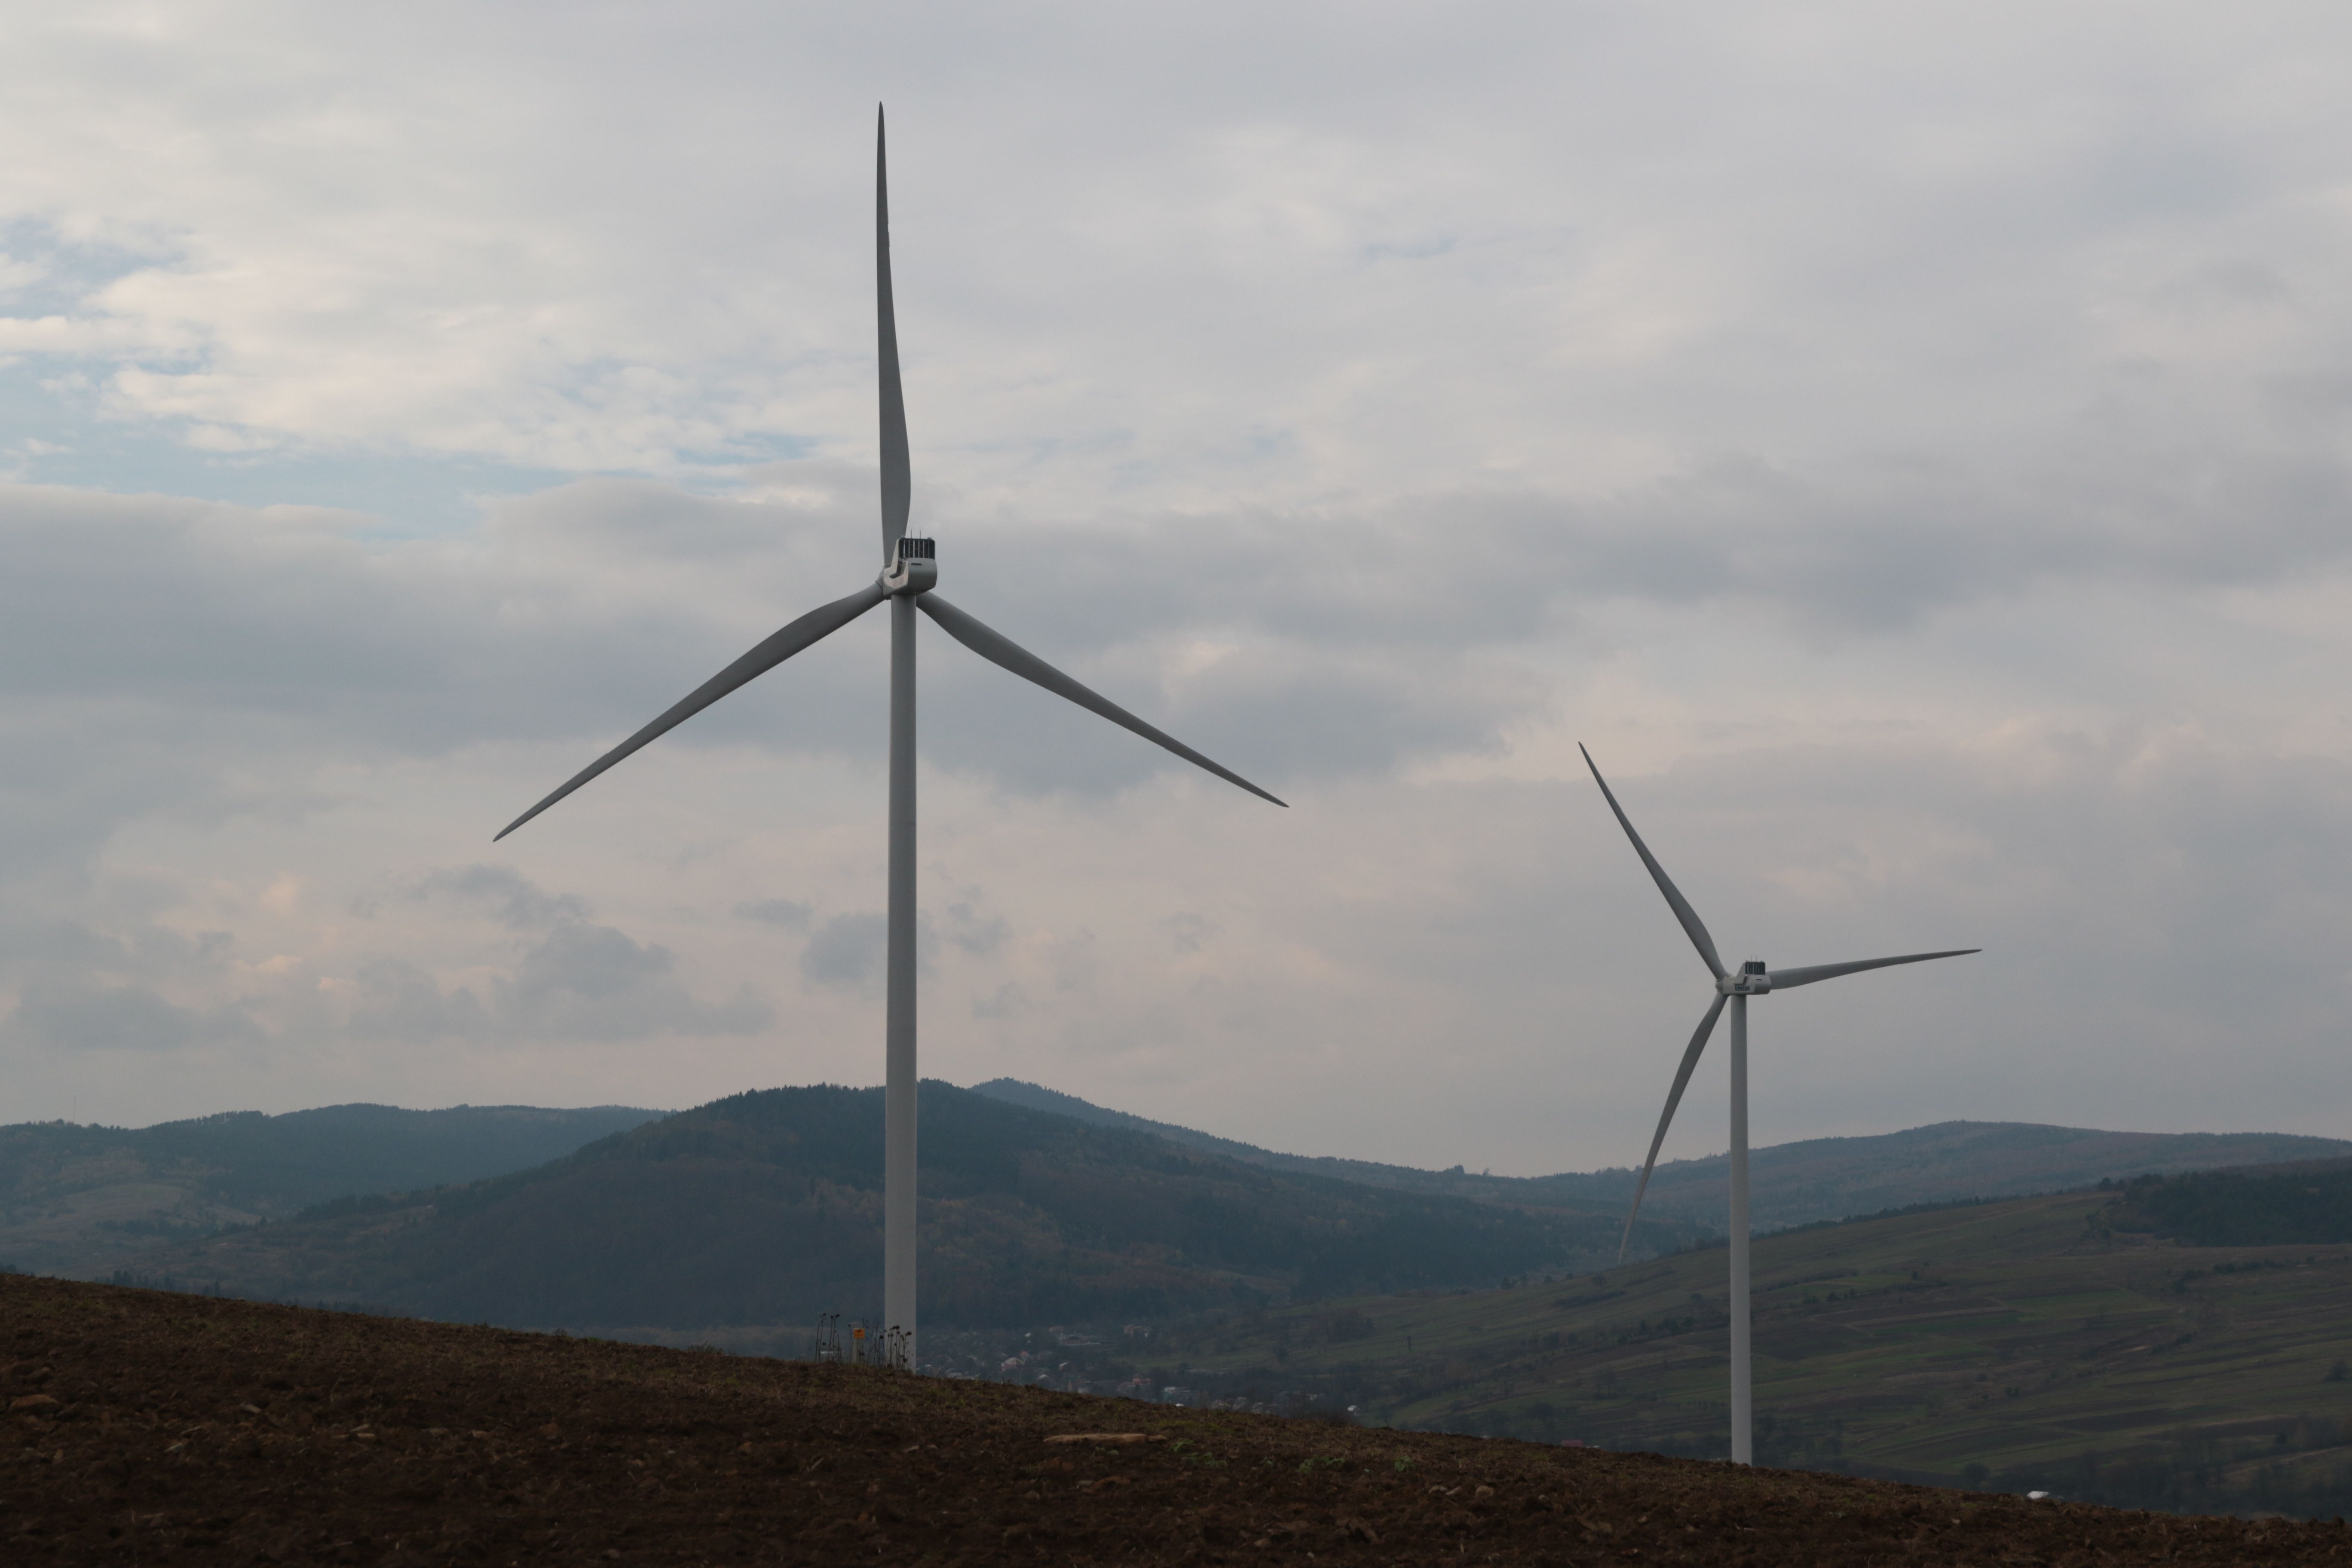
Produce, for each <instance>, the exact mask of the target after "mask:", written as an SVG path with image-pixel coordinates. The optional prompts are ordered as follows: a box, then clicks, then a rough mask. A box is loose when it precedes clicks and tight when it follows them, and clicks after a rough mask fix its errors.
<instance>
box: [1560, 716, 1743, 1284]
mask: <svg viewBox="0 0 2352 1568" xmlns="http://www.w3.org/2000/svg"><path fill="white" fill-rule="evenodd" d="M1586 761H1588V762H1590V761H1591V758H1587V759H1586ZM1730 1000H1731V998H1730V997H1729V996H1728V995H1726V994H1723V993H1721V992H1717V994H1716V998H1715V1005H1714V1006H1712V1007H1709V1008H1708V1009H1707V1010H1706V1017H1704V1018H1701V1019H1700V1020H1699V1021H1698V1029H1697V1032H1696V1033H1695V1034H1693V1035H1692V1036H1691V1043H1690V1048H1689V1049H1687V1050H1685V1051H1684V1052H1683V1065H1682V1066H1681V1067H1679V1068H1675V1087H1674V1088H1673V1089H1671V1090H1670V1091H1668V1093H1667V1095H1666V1110H1665V1114H1664V1115H1663V1116H1661V1117H1659V1118H1658V1131H1657V1135H1656V1136H1655V1137H1654V1138H1652V1139H1651V1140H1650V1157H1649V1158H1648V1159H1646V1160H1644V1161H1643V1162H1642V1179H1641V1181H1640V1182H1639V1183H1638V1184H1635V1186H1634V1188H1633V1211H1632V1212H1631V1213H1629V1214H1628V1215H1626V1216H1625V1237H1624V1239H1623V1240H1622V1241H1620V1242H1619V1243H1618V1244H1617V1261H1618V1262H1620V1263H1622V1262H1624V1261H1625V1249H1626V1248H1627V1247H1631V1246H1632V1245H1633V1222H1634V1221H1635V1220H1637V1219H1639V1218H1641V1217H1642V1194H1643V1193H1645V1192H1648V1191H1649V1190H1650V1172H1651V1171H1652V1170H1654V1168H1655V1167H1656V1165H1657V1163H1658V1149H1659V1147H1660V1146H1661V1145H1662V1144H1664V1142H1665V1141H1666V1129H1667V1128H1668V1127H1669V1126H1671V1125H1672V1124H1673V1122H1674V1120H1675V1106H1677V1105H1680V1104H1681V1103H1682V1102H1683V1090H1684V1089H1688V1088H1689V1087H1690V1079H1691V1073H1692V1072H1693V1071H1694V1070H1695V1069H1696V1068H1697V1067H1698V1058H1699V1053H1701V1052H1702V1051H1704V1050H1706V1041H1707V1037H1708V1036H1710V1035H1712V1034H1714V1033H1715V1021H1716V1020H1717V1018H1720V1017H1722V1016H1723V1005H1724V1004H1725V1003H1726V1002H1728V1001H1730Z"/></svg>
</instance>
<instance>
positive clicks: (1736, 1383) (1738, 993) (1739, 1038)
mask: <svg viewBox="0 0 2352 1568" xmlns="http://www.w3.org/2000/svg"><path fill="white" fill-rule="evenodd" d="M1577 750H1578V751H1580V752H1584V748H1583V747H1582V746H1579V747H1577ZM1584 765H1585V766H1586V767H1588V768H1591V769H1592V782H1593V783H1595V784H1599V785H1600V786H1601V798H1602V799H1604V800H1606V801H1607V802H1608V803H1609V809H1610V810H1611V811H1612V812H1614V813H1616V814H1617V822H1618V826H1622V828H1624V829H1625V837H1628V838H1630V839H1632V840H1633V853H1634V854H1636V855H1639V856H1640V857H1641V858H1642V864H1643V865H1644V866H1646V867H1648V868H1650V877H1651V879H1653V880H1654V881H1655V882H1656V883H1657V884H1658V891H1660V892H1662V893H1664V895H1665V896H1666V903H1667V904H1668V906H1669V907H1671V908H1672V909H1673V910H1674V911H1675V919H1676V920H1678V921H1682V925H1683V930H1684V931H1685V932H1686V933H1688V935H1689V937H1690V939H1691V945H1692V946H1693V947H1696V948H1697V949H1698V955H1699V957H1700V958H1701V959H1703V960H1705V961H1706V967H1707V970H1708V972H1709V973H1712V974H1713V975H1714V976H1715V1002H1714V1004H1713V1005H1710V1006H1709V1007H1708V1008H1707V1010H1706V1017H1704V1018H1701V1019H1700V1020H1699V1021H1698V1028H1697V1030H1696V1032H1695V1033H1694V1034H1692V1036H1691V1039H1690V1046H1689V1047H1688V1048H1687V1049H1685V1051H1684V1052H1683V1062H1682V1066H1680V1067H1679V1068H1675V1087H1674V1088H1673V1089H1669V1090H1668V1091H1667V1093H1666V1109H1665V1111H1664V1114H1663V1115H1661V1116H1660V1117H1659V1118H1658V1131H1657V1132H1656V1133H1655V1135H1654V1136H1653V1137H1652V1138H1651V1139H1650V1153H1649V1157H1648V1158H1647V1159H1645V1160H1643V1162H1642V1179H1641V1181H1640V1183H1639V1184H1636V1185H1635V1187H1634V1188H1633V1208H1632V1209H1631V1210H1630V1211H1629V1212H1628V1213H1627V1214H1626V1215H1625V1235H1624V1238H1623V1239H1622V1240H1621V1241H1620V1242H1619V1243H1618V1244H1617V1259H1618V1261H1619V1262H1621V1263H1622V1262H1623V1261H1624V1259H1625V1248H1626V1247H1628V1246H1629V1245H1630V1244H1631V1243H1632V1242H1633V1221H1634V1220H1635V1219H1636V1218H1638V1217H1639V1216H1640V1215H1641V1213H1642V1194H1643V1193H1644V1192H1645V1191H1647V1190H1648V1188H1649V1185H1650V1172H1651V1170H1652V1169H1653V1168H1654V1166H1655V1165H1656V1164H1657V1163H1658V1146H1659V1145H1660V1144H1662V1143H1664V1142H1665V1141H1666V1128H1667V1127H1668V1126H1669V1125H1670V1124H1671V1123H1672V1122H1673V1121H1674V1119H1675V1106H1677V1105H1680V1104H1681V1103H1682V1099H1683V1090H1684V1089H1685V1088H1687V1087H1688V1086H1689V1084H1690V1079H1691V1071H1692V1069H1693V1068H1696V1067H1697V1066H1698V1058H1699V1054H1700V1053H1701V1052H1702V1051H1704V1050H1706V1042H1707V1038H1708V1037H1710V1036H1711V1035H1713V1034H1714V1033H1715V1021H1716V1020H1717V1018H1719V1017H1721V1016H1723V1008H1724V1005H1725V1004H1726V1003H1729V1004H1730V1005H1731V1226H1730V1230H1731V1300H1730V1310H1731V1461H1732V1463H1734V1464H1736V1465H1746V1464H1752V1463H1754V1462H1755V1458H1756V1450H1755V1443H1754V1430H1753V1429H1754V1420H1753V1406H1752V1404H1751V1401H1750V1397H1749V1388H1750V1380H1749V1366H1748V998H1749V997H1750V996H1761V995H1763V994H1765V993H1766V992H1768V991H1787V990H1789V989H1790V988H1792V987H1794V986H1799V985H1811V984H1812V983H1813V982H1814V981H1816V980H1834V979H1836V978H1837V977H1838V976H1839V975H1841V974H1856V973H1861V972H1862V971H1863V970H1865V969H1884V968H1885V967H1886V966H1887V965H1888V964H1890V963H1925V962H1926V961H1927V960H1928V959H1931V958H1958V957H1960V956H1961V955H1963V954H1965V953H1970V952H1983V951H1984V950H1983V949H1982V948H1975V947H1956V948H1952V949H1950V950H1949V951H1948V952H1906V953H1903V954H1901V955H1899V956H1897V957H1895V958H1861V959H1855V960H1853V962H1852V963H1816V964H1811V965H1809V966H1807V967H1805V968H1803V969H1776V970H1768V969H1766V968H1765V967H1764V964H1763V961H1762V960H1760V959H1749V960H1748V962H1747V963H1742V964H1741V965H1740V966H1739V973H1737V974H1733V973H1729V972H1728V971H1727V970H1726V969H1725V968H1724V967H1723V960H1722V959H1720V958H1718V957H1717V956H1716V952H1715V939H1714V938H1713V937H1711V936H1709V935H1707V933H1706V925H1705V923H1704V922H1702V921H1700V920H1699V918H1698V911H1697V910H1694V909H1692V908H1691V907H1690V900H1687V899H1685V898H1684V897H1683V895H1682V890H1681V889H1678V888H1676V887H1675V884H1674V879H1672V878H1670V877H1668V876H1667V875H1666V868H1664V867H1663V866H1661V865H1659V864H1658V858H1657V857H1656V856H1654V855H1653V854H1651V853H1650V847H1649V846H1648V845H1646V844H1644V843H1643V842H1642V836H1641V835H1640V834H1638V833H1636V832H1634V831H1633V823H1632V822H1631V821H1630V820H1628V819H1627V817H1626V816H1625V808H1624V807H1623V806H1621V805H1618V804H1617V797H1616V795H1613V794H1612V793H1610V789H1609V781H1608V780H1607V779H1604V778H1602V777H1601V769H1600V768H1599V767H1598V766H1597V765H1595V763H1593V761H1592V753H1591V752H1584Z"/></svg>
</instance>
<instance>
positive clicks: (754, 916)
mask: <svg viewBox="0 0 2352 1568" xmlns="http://www.w3.org/2000/svg"><path fill="white" fill-rule="evenodd" d="M813 912H814V911H813V910H811V909H810V908H809V906H808V905H806V904H803V903H799V902H796V901H794V900H791V899H751V900H745V901H744V902H742V903H740V904H737V905H736V906H735V916H736V918H737V919H738V920H746V921H759V922H760V923H761V925H772V926H777V927H780V928H782V930H785V931H806V930H807V929H808V923H809V916H810V915H811V914H812V913H813Z"/></svg>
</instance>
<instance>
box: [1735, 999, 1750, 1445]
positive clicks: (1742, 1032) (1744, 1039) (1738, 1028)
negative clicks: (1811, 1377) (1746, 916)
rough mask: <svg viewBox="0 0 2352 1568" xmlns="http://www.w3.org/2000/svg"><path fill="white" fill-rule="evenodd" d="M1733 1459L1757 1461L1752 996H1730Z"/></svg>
mask: <svg viewBox="0 0 2352 1568" xmlns="http://www.w3.org/2000/svg"><path fill="white" fill-rule="evenodd" d="M1730 1306H1731V1462H1732V1463H1733V1464H1735V1465H1749V1464H1753V1463H1755V1462H1756V1449H1755V1443H1754V1426H1755V1424H1754V1419H1753V1417H1754V1410H1753V1407H1752V1405H1751V1404H1750V1401H1749V1392H1748V1389H1749V1384H1748V998H1747V997H1745V996H1742V995H1739V994H1737V993H1735V994H1733V996H1732V998H1731V1302H1730Z"/></svg>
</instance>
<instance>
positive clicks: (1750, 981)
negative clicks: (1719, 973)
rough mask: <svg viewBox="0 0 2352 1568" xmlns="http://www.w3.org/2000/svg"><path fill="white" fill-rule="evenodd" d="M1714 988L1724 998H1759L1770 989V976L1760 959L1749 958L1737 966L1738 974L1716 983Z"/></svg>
mask: <svg viewBox="0 0 2352 1568" xmlns="http://www.w3.org/2000/svg"><path fill="white" fill-rule="evenodd" d="M1715 988H1716V989H1717V991H1719V992H1721V993H1722V994H1724V995H1726V996H1761V995H1763V994H1764V993H1766V992H1767V991H1769V990H1771V989H1772V976H1771V973H1770V972H1769V971H1768V970H1766V969H1765V967H1764V961H1763V960H1762V959H1760V958H1751V959H1749V960H1748V962H1747V963H1743V964H1741V965H1740V966H1739V973H1737V974H1727V975H1725V976H1724V977H1723V978H1722V979H1720V980H1718V981H1717V982H1716V983H1715Z"/></svg>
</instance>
